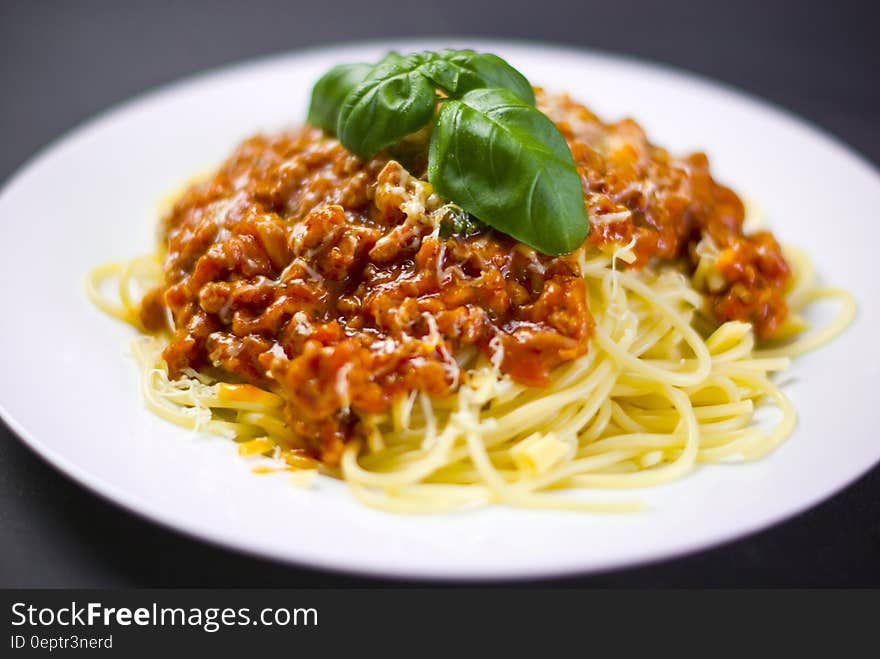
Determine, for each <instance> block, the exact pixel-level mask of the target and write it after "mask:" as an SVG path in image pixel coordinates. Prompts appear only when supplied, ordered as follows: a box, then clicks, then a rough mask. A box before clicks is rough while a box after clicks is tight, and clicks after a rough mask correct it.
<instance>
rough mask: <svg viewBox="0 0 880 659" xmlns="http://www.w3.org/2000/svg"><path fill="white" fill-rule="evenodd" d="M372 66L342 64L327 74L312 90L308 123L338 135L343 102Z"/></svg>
mask: <svg viewBox="0 0 880 659" xmlns="http://www.w3.org/2000/svg"><path fill="white" fill-rule="evenodd" d="M372 68H373V67H372V65H370V64H340V65H339V66H334V67H333V68H332V69H330V70H329V71H328V72H327V73H325V74H324V75H323V76H321V78H320V79H319V80H318V82H316V83H315V86H314V87H313V88H312V99H311V102H310V103H309V115H308V118H307V121H308V122H309V123H310V124H312V125H313V126H317V127H318V128H323V129H324V130H325V131H327V132H328V133H331V134H336V121H337V119H338V118H339V109H340V107H341V106H342V101H343V100H344V99H345V97H346V96H348V94H349V93H350V92H351V90H352V89H354V88H355V87H357V86H358V85H359V84H360V83H361V82H362V81H363V79H364V78H366V77H367V74H368V73H369V72H370V70H371V69H372Z"/></svg>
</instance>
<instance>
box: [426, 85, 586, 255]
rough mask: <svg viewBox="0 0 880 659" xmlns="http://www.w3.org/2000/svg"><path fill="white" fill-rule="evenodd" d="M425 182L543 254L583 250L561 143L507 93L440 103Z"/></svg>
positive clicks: (574, 181) (576, 183)
mask: <svg viewBox="0 0 880 659" xmlns="http://www.w3.org/2000/svg"><path fill="white" fill-rule="evenodd" d="M428 180H429V181H431V185H433V186H434V189H435V190H436V191H437V192H438V193H439V194H440V195H442V196H444V197H447V198H449V199H454V200H455V202H456V203H457V204H458V205H459V206H461V207H462V208H463V209H464V210H466V211H467V212H469V213H471V214H473V215H475V216H476V217H478V218H480V219H481V220H482V221H483V222H485V223H486V224H488V225H490V226H492V227H494V228H496V229H498V230H499V231H502V232H504V233H506V234H508V235H510V236H513V237H514V238H516V239H517V240H519V241H521V242H524V243H526V244H527V245H532V246H534V247H536V248H538V249H540V250H541V251H542V252H544V253H546V254H565V253H566V252H570V251H572V250H573V249H575V248H576V247H577V246H578V245H580V244H581V243H582V242H583V240H584V238H586V236H587V231H588V227H589V224H588V222H587V211H586V207H585V205H584V193H583V188H582V187H581V179H580V176H578V173H577V170H576V168H575V164H574V159H573V158H572V156H571V151H570V150H569V148H568V144H567V143H566V141H565V138H563V137H562V135H561V134H560V133H559V130H558V129H557V128H556V126H555V125H554V124H553V122H552V121H550V119H549V118H547V116H546V115H544V114H543V113H541V112H539V111H538V110H537V109H535V108H534V107H533V106H531V105H529V104H528V103H525V102H523V100H522V99H520V98H519V97H518V96H517V95H516V94H514V93H513V92H511V91H509V90H507V89H475V90H473V91H470V92H468V93H467V94H465V95H464V96H462V98H461V99H459V100H453V99H450V100H448V101H446V102H444V103H443V105H442V106H441V109H440V116H439V117H438V118H437V126H436V127H435V128H434V134H433V136H432V137H431V146H430V148H429V151H428Z"/></svg>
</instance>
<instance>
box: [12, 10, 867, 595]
mask: <svg viewBox="0 0 880 659" xmlns="http://www.w3.org/2000/svg"><path fill="white" fill-rule="evenodd" d="M870 6H871V3H868V2H863V3H855V2H777V1H774V0H759V1H748V2H712V3H708V2H706V3H701V2H695V1H694V0H665V1H664V2H634V1H633V0H615V1H614V2H601V3H600V2H591V1H589V0H569V1H568V2H563V1H561V0H540V1H537V2H536V1H535V0H506V1H505V2H495V3H487V2H482V1H478V0H443V1H442V2H435V1H433V0H431V1H426V0H421V1H415V2H405V1H403V0H370V1H369V2H340V1H339V0H334V1H332V2H324V3H315V2H312V3H309V4H308V5H305V6H302V7H300V6H298V3H297V2H295V1H291V0H287V1H275V2H253V1H251V2H248V1H240V2H167V1H157V0H154V1H152V2H143V3H134V2H82V1H81V2H39V1H33V2H27V1H25V0H21V1H20V2H18V1H15V0H0V83H2V90H3V94H2V101H0V127H2V148H0V181H2V180H5V179H7V178H8V177H9V176H10V175H11V174H12V173H13V171H14V170H15V169H17V168H18V167H19V166H20V165H21V164H22V163H23V162H24V161H25V160H26V159H27V158H29V157H30V156H31V155H32V154H33V153H34V152H35V151H36V150H38V149H39V148H40V147H42V146H44V145H45V144H46V143H47V142H49V141H50V140H51V139H53V138H55V137H57V136H58V135H60V134H61V133H63V132H65V131H67V130H68V129H70V128H71V127H73V126H75V125H76V124H78V123H79V122H81V121H83V120H84V119H86V118H88V117H89V116H91V115H93V114H94V113H96V112H98V111H100V110H103V109H105V108H107V107H108V106H110V105H113V104H114V103H117V102H119V101H122V100H124V99H126V98H128V97H130V96H132V95H134V94H136V93H139V92H142V91H144V90H146V89H149V88H152V87H155V86H157V85H161V84H163V83H166V82H169V81H172V80H175V79H178V78H180V77H183V76H186V75H188V74H191V73H195V72H197V71H201V70H204V69H206V68H211V67H215V66H219V65H221V64H225V63H228V62H233V61H236V60H241V59H245V58H250V57H255V56H259V55H263V54H267V53H272V52H279V51H284V50H291V49H296V48H302V47H308V46H314V45H320V44H325V43H335V42H343V41H350V40H357V39H368V38H377V37H393V36H422V35H444V34H446V35H450V34H452V35H462V34H473V35H487V36H497V37H516V38H526V39H537V40H543V41H553V42H558V43H564V44H570V45H576V46H581V47H587V48H598V49H604V50H609V51H613V52H619V53H626V54H631V55H636V56H639V57H643V58H646V59H652V60H656V61H661V62H666V63H670V64H674V65H677V66H680V67H683V68H686V69H690V70H692V71H696V72H698V73H701V74H704V75H707V76H710V77H712V78H716V79H719V80H722V81H724V82H727V83H730V84H732V85H735V86H738V87H740V88H742V89H745V90H747V91H749V92H752V93H754V94H757V95H758V96H762V97H764V98H766V99H769V100H771V101H773V102H776V103H778V104H780V105H782V106H784V107H786V108H788V109H790V110H792V111H794V112H796V113H798V114H800V115H802V116H804V117H806V118H807V119H809V120H811V121H813V122H814V123H816V124H818V125H819V126H821V127H823V128H825V129H826V130H828V131H830V132H831V133H833V134H835V135H836V136H837V137H839V138H840V139H841V140H843V141H844V142H846V143H848V144H849V145H851V146H852V147H854V148H855V149H856V150H858V151H860V152H861V153H862V154H863V155H865V156H866V157H867V158H868V159H869V160H871V161H873V162H874V163H877V162H880V130H878V128H880V85H878V84H877V75H878V73H877V72H878V70H880V47H878V43H877V38H876V35H875V32H874V30H875V27H874V26H875V25H876V21H874V20H872V19H873V16H869V15H868V11H869V7H870ZM816 166H819V167H821V166H822V165H821V163H816ZM841 194H845V191H841ZM3 285H5V283H4V284H0V286H3ZM0 313H6V311H0ZM4 349H9V346H5V348H4ZM2 369H3V366H2V361H0V374H2V375H0V377H14V376H15V374H14V373H9V372H5V371H3V370H2ZM47 412H48V413H51V410H47ZM875 432H876V431H875ZM878 441H880V437H878ZM381 583H383V582H379V581H371V580H367V579H361V578H355V577H349V576H343V575H338V574H332V573H327V572H320V571H316V570H307V569H298V568H295V567H289V566H283V565H278V564H273V563H267V562H263V561H260V560H257V559H254V558H250V557H244V556H241V555H238V554H235V553H231V552H228V551H224V550H221V549H217V548H215V547H213V546H210V545H207V544H204V543H201V542H198V541H194V540H191V539H188V538H184V537H182V536H180V535H178V534H176V533H173V532H170V531H167V530H165V529H163V528H160V527H157V526H155V525H153V524H150V523H148V522H145V521H143V520H141V519H139V518H138V517H136V516H133V515H132V514H130V513H128V512H125V511H122V510H120V509H119V508H117V507H116V506H114V505H112V504H109V503H107V502H105V501H103V500H101V499H99V498H97V497H96V496H94V495H92V494H91V493H89V492H87V491H86V490H84V489H82V488H81V487H80V486H78V485H76V484H75V483H73V482H71V481H69V480H68V479H67V478H66V477H64V476H62V475H60V474H58V473H57V472H55V471H54V470H53V469H52V468H50V467H49V466H47V465H46V464H45V463H44V462H43V461H42V460H41V459H40V458H38V457H36V456H35V455H34V454H33V453H32V452H31V451H30V450H29V449H27V448H25V447H24V446H23V445H22V444H21V443H20V442H18V441H17V440H16V438H15V437H14V436H13V434H12V433H11V432H10V431H9V430H8V428H6V427H5V426H2V425H0V586H26V587H27V586H57V587H73V586H97V587H114V586H115V587H125V586H334V585H336V586H346V585H376V584H381ZM551 583H554V584H559V585H582V586H592V585H603V586H604V585H626V586H642V585H646V586H700V585H711V586H761V585H765V586H766V585H850V586H858V585H874V586H877V585H880V468H875V469H874V470H873V471H871V472H870V473H869V474H868V475H866V476H865V477H864V478H862V479H861V480H859V481H858V482H857V483H855V484H853V485H852V486H850V487H849V488H847V489H846V490H845V491H844V492H842V493H840V494H838V495H837V496H835V497H834V498H832V499H831V500H830V501H828V502H826V503H824V504H823V505H821V506H819V507H817V508H815V509H813V510H811V511H809V512H807V513H805V514H803V515H800V516H799V517H797V518H795V519H793V520H790V521H788V522H787V523H784V524H781V525H779V526H776V527H775V528H772V529H770V530H767V531H765V532H762V533H759V534H757V535H754V536H751V537H749V538H746V539H743V540H740V541H738V542H734V543H731V544H727V545H725V546H722V547H719V548H716V549H714V550H711V551H707V552H703V553H701V554H698V555H694V556H689V557H684V558H680V559H676V560H672V561H668V562H664V563H659V564H655V565H649V566H645V567H640V568H637V569H631V570H625V571H619V572H612V573H607V574H600V575H594V576H588V577H576V578H570V579H565V580H558V581H555V582H551Z"/></svg>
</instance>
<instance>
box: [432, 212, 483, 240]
mask: <svg viewBox="0 0 880 659" xmlns="http://www.w3.org/2000/svg"><path fill="white" fill-rule="evenodd" d="M440 210H441V211H442V215H441V216H440V237H441V238H443V239H444V240H445V239H446V238H451V237H452V236H461V237H462V238H467V237H468V236H475V235H477V234H478V233H482V232H483V231H485V230H486V225H485V224H483V223H482V222H480V221H479V220H478V219H477V218H475V217H474V216H473V215H471V214H470V213H468V212H467V211H466V210H464V209H463V208H461V207H459V206H456V205H455V204H446V205H445V206H443V207H442V208H441V209H440Z"/></svg>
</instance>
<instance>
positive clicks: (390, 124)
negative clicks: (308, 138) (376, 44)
mask: <svg viewBox="0 0 880 659" xmlns="http://www.w3.org/2000/svg"><path fill="white" fill-rule="evenodd" d="M423 63H424V58H423V57H422V56H421V55H409V56H407V57H401V56H400V55H398V54H397V53H389V54H388V55H386V56H385V58H383V59H382V61H380V62H379V63H378V64H377V65H376V66H375V67H373V70H372V71H371V72H370V73H369V74H368V75H367V77H366V78H365V79H364V80H363V82H361V83H360V84H359V85H358V86H357V87H355V88H354V89H353V90H352V91H351V92H350V93H349V94H348V96H346V98H345V101H344V102H343V104H342V109H341V110H340V112H339V117H338V119H337V122H336V134H337V135H338V136H339V139H340V140H341V141H342V143H343V144H344V145H345V147H346V148H347V149H348V150H349V151H352V152H353V153H356V154H357V155H359V156H361V157H363V158H370V157H372V156H374V155H375V154H377V153H378V152H379V151H381V150H382V149H384V148H386V147H388V146H391V145H392V144H394V143H395V142H398V141H400V140H401V139H402V138H404V137H406V136H407V135H409V134H410V133H413V132H415V131H417V130H418V129H419V128H421V127H422V126H424V125H425V124H427V123H428V122H429V121H430V120H431V118H432V117H433V116H434V109H435V108H436V106H437V96H436V94H435V92H434V85H433V84H432V83H431V81H430V80H428V79H427V78H426V77H425V76H423V75H422V74H421V72H420V70H419V68H420V67H421V65H422V64H423Z"/></svg>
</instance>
